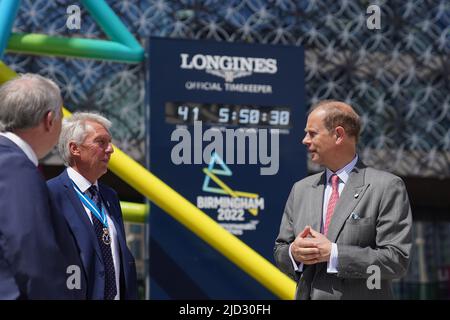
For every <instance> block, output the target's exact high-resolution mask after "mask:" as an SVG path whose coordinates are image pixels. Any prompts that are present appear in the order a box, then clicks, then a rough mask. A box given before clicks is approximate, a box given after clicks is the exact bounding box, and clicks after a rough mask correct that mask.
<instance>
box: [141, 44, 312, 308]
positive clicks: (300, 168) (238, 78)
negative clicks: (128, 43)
mask: <svg viewBox="0 0 450 320" xmlns="http://www.w3.org/2000/svg"><path fill="white" fill-rule="evenodd" d="M148 45H149V46H148V52H147V54H148V55H147V56H148V61H147V63H148V64H147V68H146V70H147V71H148V74H147V75H146V77H145V79H146V93H147V95H148V96H147V99H146V101H147V103H148V105H147V109H146V111H147V112H146V117H147V119H146V121H147V123H148V126H147V128H148V130H147V138H146V146H147V152H148V153H147V159H146V160H147V164H148V168H149V170H150V171H151V172H152V173H153V174H154V175H156V176H157V177H158V178H159V179H161V180H162V181H164V183H166V184H167V185H168V186H170V187H171V188H172V189H174V190H175V191H176V192H178V193H179V194H180V195H181V196H183V197H184V198H185V199H187V200H188V201H189V202H191V203H192V205H194V206H196V207H197V208H198V209H199V210H201V211H202V212H201V214H204V215H207V216H208V217H209V218H211V219H212V220H213V222H214V223H216V224H217V225H218V226H220V227H221V228H223V229H225V230H226V231H227V232H229V233H230V234H231V235H233V236H234V237H236V238H238V239H239V240H240V241H242V243H243V244H245V245H247V246H249V247H250V248H252V249H253V250H254V251H255V252H257V253H258V254H260V255H261V256H262V257H264V258H265V259H266V260H268V261H270V262H272V263H274V261H273V246H274V242H275V239H276V236H277V234H278V231H279V226H280V222H281V218H282V215H283V210H284V207H285V204H286V200H287V198H288V195H289V192H290V190H291V187H292V185H293V184H294V183H295V182H296V181H297V180H300V179H301V178H303V177H305V176H306V151H305V148H304V146H302V144H301V137H302V136H303V135H304V128H305V122H306V121H305V120H306V101H307V99H306V98H305V95H304V70H303V68H304V52H303V48H302V47H300V46H273V45H262V44H245V43H230V42H214V41H204V40H202V41H199V40H182V39H164V38H155V37H152V38H150V39H149V42H148ZM150 211H151V214H150V215H149V224H148V225H149V232H148V235H149V238H148V239H149V244H148V248H149V257H150V259H149V270H150V277H149V284H148V288H149V292H150V298H151V299H156V300H158V299H200V300H203V299H206V300H209V299H227V300H228V299H229V300H241V299H250V300H252V299H262V300H264V299H274V298H276V297H275V295H274V294H273V293H272V292H270V291H269V290H267V288H265V287H264V286H262V285H261V284H260V283H258V282H257V281H256V280H254V278H253V277H251V276H250V275H248V274H247V273H246V272H245V271H243V270H242V269H240V268H238V267H237V266H236V265H235V264H234V263H233V262H232V261H230V260H228V258H227V257H225V256H224V255H223V254H222V253H220V252H219V251H218V250H216V249H215V248H214V247H213V246H211V245H210V243H208V242H206V241H204V240H203V239H202V238H200V237H199V236H198V235H196V234H195V233H193V232H192V231H191V230H189V229H187V228H186V227H185V226H184V225H183V224H182V223H180V222H179V221H177V220H176V219H174V218H173V217H172V216H171V215H170V214H168V213H166V212H164V211H163V209H162V208H159V207H157V206H156V205H153V204H152V205H151V209H150ZM199 214H200V213H199ZM199 227H201V226H199ZM167 275H170V277H168V276H167ZM169 278H170V279H169Z"/></svg>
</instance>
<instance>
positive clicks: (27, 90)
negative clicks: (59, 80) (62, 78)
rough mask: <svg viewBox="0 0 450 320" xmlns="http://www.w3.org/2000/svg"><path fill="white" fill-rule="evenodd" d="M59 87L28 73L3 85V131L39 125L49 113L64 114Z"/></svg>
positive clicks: (0, 97) (0, 120) (0, 94)
mask: <svg viewBox="0 0 450 320" xmlns="http://www.w3.org/2000/svg"><path fill="white" fill-rule="evenodd" d="M62 104H63V101H62V98H61V91H60V90H59V87H58V85H57V84H56V83H55V82H53V81H52V80H50V79H48V78H45V77H43V76H40V75H38V74H32V73H26V74H22V75H19V76H18V77H16V78H14V79H12V80H9V81H7V82H5V83H4V84H3V85H2V86H0V132H2V131H13V130H17V129H29V128H33V127H36V126H37V125H39V122H40V121H41V120H42V118H44V116H45V115H46V114H47V113H48V112H50V111H51V112H53V114H54V116H53V118H55V117H56V116H57V115H58V116H62V115H61V107H62Z"/></svg>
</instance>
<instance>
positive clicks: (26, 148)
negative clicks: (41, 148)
mask: <svg viewBox="0 0 450 320" xmlns="http://www.w3.org/2000/svg"><path fill="white" fill-rule="evenodd" d="M0 135H1V136H4V137H5V138H8V139H9V140H11V141H12V142H14V143H15V144H16V145H17V146H18V147H19V148H20V150H22V151H23V152H24V153H25V155H26V156H27V158H28V159H30V161H31V162H33V164H34V165H35V166H36V167H37V166H38V164H39V161H38V158H37V156H36V153H34V151H33V149H32V148H31V146H30V145H29V144H28V143H27V142H26V141H25V140H23V139H22V138H21V137H19V136H18V135H17V134H15V133H12V132H9V131H8V132H0Z"/></svg>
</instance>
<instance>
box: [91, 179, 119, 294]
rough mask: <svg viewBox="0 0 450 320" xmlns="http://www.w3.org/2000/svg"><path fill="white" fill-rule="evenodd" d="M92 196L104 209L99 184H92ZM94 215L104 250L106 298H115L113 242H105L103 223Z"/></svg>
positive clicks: (101, 248) (94, 221)
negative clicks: (98, 188)
mask: <svg viewBox="0 0 450 320" xmlns="http://www.w3.org/2000/svg"><path fill="white" fill-rule="evenodd" d="M89 192H90V193H91V198H92V200H93V201H94V203H95V204H96V205H97V208H98V210H100V211H101V210H102V201H101V200H100V197H99V194H98V190H97V186H95V185H92V186H91V187H90V188H89ZM91 215H92V222H93V223H94V228H95V234H96V235H97V241H98V245H99V246H100V250H101V252H102V257H103V263H104V266H105V300H113V299H114V297H115V296H116V295H117V287H116V272H115V268H114V260H113V257H112V252H111V244H109V245H108V244H105V243H104V242H103V240H102V238H103V223H102V222H101V221H100V220H99V219H98V218H97V217H96V216H95V215H94V214H91Z"/></svg>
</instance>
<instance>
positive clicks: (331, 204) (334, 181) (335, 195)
mask: <svg viewBox="0 0 450 320" xmlns="http://www.w3.org/2000/svg"><path fill="white" fill-rule="evenodd" d="M331 190H332V191H331V197H330V200H329V201H328V207H327V217H326V220H325V226H324V228H323V234H324V235H328V227H329V226H330V222H331V217H332V216H333V212H334V208H335V207H336V203H337V201H338V200H339V177H338V176H337V175H335V174H333V175H332V176H331Z"/></svg>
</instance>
